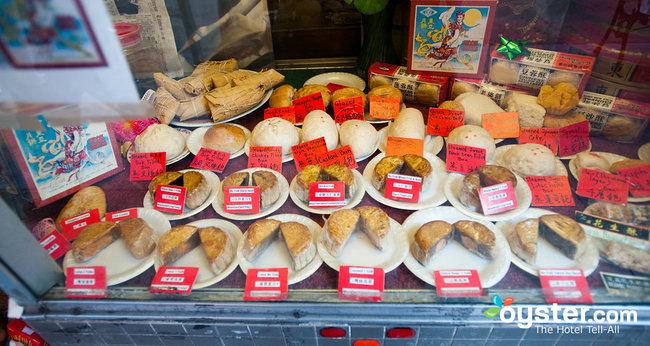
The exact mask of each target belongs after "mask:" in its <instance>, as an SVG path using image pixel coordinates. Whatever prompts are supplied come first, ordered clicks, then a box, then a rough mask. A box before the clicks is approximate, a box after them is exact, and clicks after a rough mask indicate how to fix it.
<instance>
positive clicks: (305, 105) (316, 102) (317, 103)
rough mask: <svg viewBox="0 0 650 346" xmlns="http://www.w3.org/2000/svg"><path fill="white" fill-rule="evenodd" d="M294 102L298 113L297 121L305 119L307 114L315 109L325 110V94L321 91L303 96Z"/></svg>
mask: <svg viewBox="0 0 650 346" xmlns="http://www.w3.org/2000/svg"><path fill="white" fill-rule="evenodd" d="M292 102H293V106H294V107H295V108H294V110H295V113H296V122H297V123H301V122H303V121H304V120H305V116H307V114H309V112H311V111H313V110H316V109H320V110H322V111H323V112H324V111H325V105H324V103H323V96H322V95H321V94H320V93H314V94H311V95H307V96H303V97H301V98H298V99H295V100H293V101H292Z"/></svg>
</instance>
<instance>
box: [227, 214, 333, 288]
mask: <svg viewBox="0 0 650 346" xmlns="http://www.w3.org/2000/svg"><path fill="white" fill-rule="evenodd" d="M269 218H270V219H274V220H278V221H281V222H289V221H295V222H298V223H301V224H303V225H305V226H307V227H309V230H310V231H311V235H312V241H313V242H314V246H315V245H316V239H318V234H319V233H320V231H321V227H320V226H319V225H318V223H316V222H315V221H313V220H311V219H309V218H308V217H305V216H302V215H297V214H278V215H272V216H269ZM244 239H246V236H245V233H244V236H242V238H241V240H240V241H239V245H238V246H237V258H238V259H239V268H241V270H242V271H243V272H244V274H246V273H248V269H249V268H288V269H289V271H288V284H289V285H291V284H295V283H297V282H300V281H302V280H304V279H306V278H308V277H309V276H310V275H311V274H313V273H314V272H315V271H316V270H318V268H319V267H320V265H321V264H322V263H323V260H322V259H321V258H320V256H319V255H318V251H316V254H315V255H314V258H313V259H312V260H311V262H309V264H307V265H306V266H304V267H302V268H301V269H300V270H298V271H296V270H294V269H293V263H292V260H291V254H289V250H288V249H287V246H286V244H284V242H283V241H282V239H281V238H280V237H278V238H277V239H275V240H274V241H273V243H271V245H269V247H268V248H267V249H266V250H264V251H263V252H262V253H260V254H259V255H258V256H257V257H256V258H255V259H254V260H253V261H252V262H249V261H248V260H247V259H245V258H244V256H243V255H242V249H243V248H244Z"/></svg>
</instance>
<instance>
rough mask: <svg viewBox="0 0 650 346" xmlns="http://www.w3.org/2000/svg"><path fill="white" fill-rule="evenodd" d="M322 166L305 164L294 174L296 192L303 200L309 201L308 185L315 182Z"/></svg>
mask: <svg viewBox="0 0 650 346" xmlns="http://www.w3.org/2000/svg"><path fill="white" fill-rule="evenodd" d="M322 170H323V168H322V167H321V166H320V165H307V166H305V167H303V168H301V169H300V171H298V174H297V175H296V194H297V196H298V198H299V199H300V200H301V201H303V202H306V201H309V186H310V184H311V183H314V182H317V181H318V179H319V177H320V172H321V171H322Z"/></svg>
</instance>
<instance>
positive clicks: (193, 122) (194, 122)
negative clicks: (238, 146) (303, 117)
mask: <svg viewBox="0 0 650 346" xmlns="http://www.w3.org/2000/svg"><path fill="white" fill-rule="evenodd" d="M271 93H273V89H269V90H268V91H267V92H266V94H264V97H263V98H262V101H260V102H259V103H258V104H256V105H255V106H253V108H251V109H249V110H247V111H244V112H242V113H240V114H238V115H235V116H234V117H232V118H228V119H225V120H222V121H217V122H216V123H215V122H213V121H212V118H211V116H210V114H208V115H203V116H200V117H198V118H192V119H188V120H185V121H180V120H178V118H177V117H175V118H174V119H173V120H172V121H171V122H170V123H169V124H170V125H176V126H182V127H203V126H212V125H214V124H221V123H227V122H231V121H233V120H237V119H239V118H241V117H243V116H246V115H248V114H251V113H253V112H254V111H255V110H257V109H258V108H260V107H262V105H263V104H265V103H266V101H268V100H269V98H271Z"/></svg>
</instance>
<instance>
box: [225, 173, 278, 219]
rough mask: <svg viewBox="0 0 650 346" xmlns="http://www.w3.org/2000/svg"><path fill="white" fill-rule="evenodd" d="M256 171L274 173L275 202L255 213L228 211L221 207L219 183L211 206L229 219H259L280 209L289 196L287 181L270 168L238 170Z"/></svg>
mask: <svg viewBox="0 0 650 346" xmlns="http://www.w3.org/2000/svg"><path fill="white" fill-rule="evenodd" d="M256 171H267V172H271V173H273V174H274V175H275V177H276V178H278V184H279V185H280V197H279V198H278V200H277V201H275V203H273V204H271V205H270V206H268V207H266V209H262V210H260V212H259V213H257V214H239V213H228V212H226V211H225V210H224V209H223V188H222V187H221V185H219V187H218V188H217V190H218V192H217V198H215V199H214V202H212V208H214V210H215V211H216V212H217V214H219V215H221V216H223V217H225V218H226V219H231V220H254V219H259V218H262V217H264V216H267V215H269V214H271V213H273V212H274V211H276V210H278V209H280V207H281V206H282V205H283V204H284V201H286V200H287V198H288V197H289V183H288V182H287V179H286V178H285V177H284V176H283V175H282V174H280V173H278V172H276V171H274V170H271V169H266V168H247V169H242V170H241V171H239V172H249V173H253V172H256Z"/></svg>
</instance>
